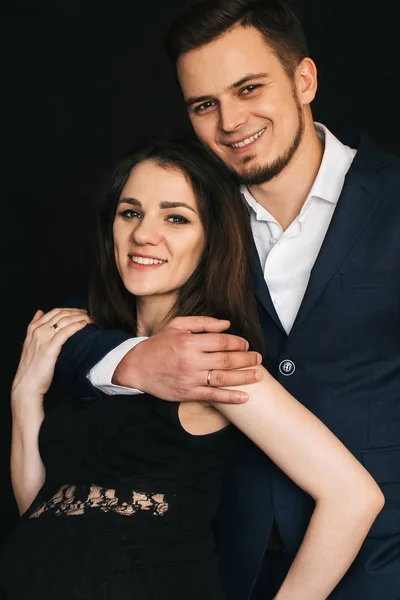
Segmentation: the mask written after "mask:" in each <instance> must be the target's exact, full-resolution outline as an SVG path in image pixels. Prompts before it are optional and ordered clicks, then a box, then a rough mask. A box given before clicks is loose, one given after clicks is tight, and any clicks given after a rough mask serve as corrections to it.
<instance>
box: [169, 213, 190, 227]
mask: <svg viewBox="0 0 400 600" xmlns="http://www.w3.org/2000/svg"><path fill="white" fill-rule="evenodd" d="M168 221H169V222H170V223H174V225H183V224H184V223H189V221H188V220H187V219H185V217H181V216H180V215H171V216H170V217H168Z"/></svg>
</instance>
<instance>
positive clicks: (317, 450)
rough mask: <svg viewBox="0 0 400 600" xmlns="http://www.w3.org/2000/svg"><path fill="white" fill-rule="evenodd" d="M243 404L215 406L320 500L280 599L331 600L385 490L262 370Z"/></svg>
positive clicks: (380, 503)
mask: <svg viewBox="0 0 400 600" xmlns="http://www.w3.org/2000/svg"><path fill="white" fill-rule="evenodd" d="M259 370H260V372H261V373H262V375H263V379H262V380H261V381H259V382H258V383H255V384H253V385H251V386H245V387H240V389H241V390H242V391H246V392H247V393H248V395H249V401H248V402H246V403H245V404H241V405H229V404H218V405H215V408H217V409H218V410H219V411H220V412H221V413H223V414H224V415H225V416H226V417H227V418H228V419H229V420H230V421H231V422H232V423H234V424H235V425H236V426H237V427H238V429H240V430H241V431H243V433H244V434H245V435H246V436H247V437H249V438H250V439H251V440H252V441H253V442H254V443H255V444H256V445H257V446H259V447H260V448H261V450H263V451H264V452H265V453H266V454H267V455H268V456H269V457H270V458H271V459H272V460H273V461H274V462H275V463H276V464H277V465H278V467H279V468H280V469H282V471H284V472H285V473H286V474H287V475H288V476H289V477H290V478H291V479H292V480H293V481H294V482H295V483H296V484H297V485H299V486H300V487H301V488H302V489H303V490H305V491H306V492H307V493H308V494H310V495H311V496H312V497H313V498H314V499H315V501H316V506H315V510H314V512H313V515H312V518H311V520H310V524H309V526H308V529H307V531H306V534H305V537H304V539H303V542H302V544H301V546H300V549H299V551H298V553H297V556H296V558H295V560H294V562H293V564H292V566H291V568H290V570H289V572H288V574H287V576H286V579H285V581H284V582H283V584H282V586H281V588H280V590H279V592H278V594H277V596H276V600H294V599H296V600H325V598H327V597H328V596H329V594H330V593H331V591H332V590H333V589H334V587H335V586H336V585H337V583H338V582H339V581H340V579H341V578H342V577H343V575H344V574H345V572H346V571H347V569H348V568H349V567H350V565H351V563H352V562H353V560H354V558H355V557H356V555H357V553H358V551H359V549H360V547H361V544H362V543H363V541H364V539H365V537H366V535H367V533H368V531H369V529H370V527H371V525H372V523H373V521H374V520H375V518H376V516H377V515H378V513H379V511H380V510H381V509H382V507H383V504H384V497H383V494H382V492H381V491H380V489H379V487H378V486H377V484H376V483H375V481H374V480H373V479H372V477H371V476H370V475H369V473H368V472H367V471H366V470H365V469H364V467H362V465H361V464H360V463H359V462H358V461H357V460H356V459H355V458H354V456H353V455H352V454H351V453H350V452H349V451H348V450H347V449H346V448H345V446H344V445H343V444H342V443H341V442H340V441H339V440H338V439H337V438H336V437H335V436H334V435H333V433H332V432H331V431H330V430H329V429H328V428H327V427H326V426H325V425H324V424H323V423H322V422H321V421H320V420H319V419H317V417H315V416H314V415H313V414H312V413H311V412H310V411H309V410H307V409H306V408H305V407H304V406H303V405H302V404H300V403H299V402H298V401H297V400H295V398H293V396H291V395H290V394H289V392H287V391H286V390H285V389H284V388H283V387H282V386H281V385H280V384H279V383H278V382H277V381H276V380H275V379H274V378H273V377H272V376H271V375H270V374H269V373H268V372H267V371H266V370H265V369H264V368H263V367H259Z"/></svg>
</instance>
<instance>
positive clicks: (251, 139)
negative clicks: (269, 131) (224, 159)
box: [225, 127, 266, 153]
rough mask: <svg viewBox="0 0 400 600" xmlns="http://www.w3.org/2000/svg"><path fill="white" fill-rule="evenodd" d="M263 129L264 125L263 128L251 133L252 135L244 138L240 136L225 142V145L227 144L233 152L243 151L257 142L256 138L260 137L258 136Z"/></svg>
mask: <svg viewBox="0 0 400 600" xmlns="http://www.w3.org/2000/svg"><path fill="white" fill-rule="evenodd" d="M265 130H266V127H263V129H260V130H259V131H257V132H256V133H253V134H252V135H250V136H248V137H246V138H242V139H240V140H237V141H235V142H230V143H226V142H225V145H226V146H228V147H229V148H230V149H231V150H233V151H234V152H235V153H241V152H245V151H246V150H247V149H248V148H250V147H252V146H253V145H254V144H255V143H256V142H257V140H259V139H260V137H261V136H262V135H263V134H264V132H265Z"/></svg>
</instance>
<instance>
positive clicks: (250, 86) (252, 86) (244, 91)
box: [240, 84, 260, 95]
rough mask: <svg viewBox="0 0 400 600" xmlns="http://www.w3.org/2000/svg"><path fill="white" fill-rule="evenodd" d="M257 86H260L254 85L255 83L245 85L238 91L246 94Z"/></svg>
mask: <svg viewBox="0 0 400 600" xmlns="http://www.w3.org/2000/svg"><path fill="white" fill-rule="evenodd" d="M259 87H260V86H259V85H255V84H252V85H247V86H246V87H245V88H243V89H242V90H241V91H240V93H241V94H244V95H247V94H250V93H251V92H254V90H256V89H257V88H259Z"/></svg>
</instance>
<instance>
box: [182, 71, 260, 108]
mask: <svg viewBox="0 0 400 600" xmlns="http://www.w3.org/2000/svg"><path fill="white" fill-rule="evenodd" d="M261 77H264V78H265V77H269V75H268V73H248V74H247V75H245V76H244V77H242V78H241V79H239V81H235V82H234V83H232V84H231V85H230V86H229V87H228V89H229V90H234V89H236V88H238V87H240V86H241V85H243V84H244V83H248V82H249V81H252V80H253V79H260V78H261ZM210 98H212V96H211V95H209V96H190V97H189V98H188V99H187V100H186V106H187V107H189V106H192V104H197V103H198V102H205V101H206V100H210Z"/></svg>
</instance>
